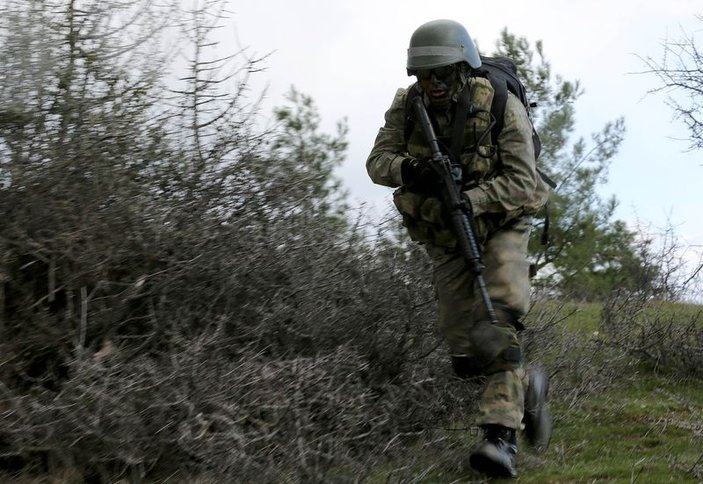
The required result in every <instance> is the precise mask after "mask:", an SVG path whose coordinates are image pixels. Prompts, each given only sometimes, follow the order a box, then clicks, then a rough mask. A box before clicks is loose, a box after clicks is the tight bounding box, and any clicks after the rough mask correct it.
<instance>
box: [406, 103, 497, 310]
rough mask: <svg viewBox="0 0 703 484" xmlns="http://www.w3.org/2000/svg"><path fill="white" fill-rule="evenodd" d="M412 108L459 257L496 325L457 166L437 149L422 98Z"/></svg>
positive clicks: (435, 136)
mask: <svg viewBox="0 0 703 484" xmlns="http://www.w3.org/2000/svg"><path fill="white" fill-rule="evenodd" d="M413 109H414V110H415V115H416V116H417V119H418V120H419V121H420V126H421V127H422V132H423V133H424V135H425V138H426V139H427V142H428V143H429V144H430V149H431V150H432V162H433V164H434V168H435V171H436V172H437V174H438V175H439V177H440V178H441V185H442V187H441V193H442V199H443V201H444V205H445V206H446V207H447V209H448V210H449V213H450V215H451V223H452V228H453V229H454V234H455V235H456V238H457V240H458V241H459V246H460V248H461V252H462V255H463V256H464V259H466V262H467V264H468V265H469V270H470V271H471V272H472V273H473V275H474V278H475V279H476V283H477V284H478V288H479V291H480V293H481V299H483V304H485V306H486V311H487V312H488V317H489V318H490V319H491V322H493V323H497V322H498V320H497V318H496V312H495V309H494V308H493V303H492V302H491V299H490V297H489V296H488V289H486V281H485V280H484V278H483V263H482V262H481V250H480V249H479V247H478V242H477V241H476V230H475V229H474V224H473V214H472V213H471V207H470V206H469V204H468V203H467V201H466V200H465V199H464V197H463V195H462V193H461V185H462V179H461V178H462V177H461V175H462V170H461V166H459V165H452V162H451V160H450V159H449V157H448V156H447V155H444V154H442V151H441V150H440V149H439V142H438V141H437V135H435V132H434V128H433V127H432V122H431V121H430V117H429V115H428V114H427V110H426V109H425V104H424V103H423V102H422V96H417V97H416V98H415V99H414V100H413Z"/></svg>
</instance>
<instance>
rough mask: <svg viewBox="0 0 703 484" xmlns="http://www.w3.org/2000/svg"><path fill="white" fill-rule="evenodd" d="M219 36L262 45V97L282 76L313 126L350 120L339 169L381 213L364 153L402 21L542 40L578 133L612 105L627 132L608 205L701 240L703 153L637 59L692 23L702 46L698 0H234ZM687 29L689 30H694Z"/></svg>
mask: <svg viewBox="0 0 703 484" xmlns="http://www.w3.org/2000/svg"><path fill="white" fill-rule="evenodd" d="M230 10H231V12H232V17H231V19H230V20H231V23H228V25H227V26H226V28H225V29H224V30H223V35H224V36H225V37H224V39H225V42H232V43H233V46H234V47H244V48H246V49H247V52H248V53H249V54H250V55H254V54H258V55H264V54H270V55H269V56H268V57H267V59H266V61H265V65H266V70H265V71H264V72H261V73H259V74H257V75H256V76H255V77H254V78H253V80H252V88H253V89H254V90H257V89H264V88H266V90H267V91H266V99H265V102H264V109H269V110H270V109H272V108H273V106H279V105H282V104H283V102H284V94H285V93H286V92H287V91H288V90H289V89H290V87H291V86H295V88H296V89H297V90H299V91H301V92H303V93H305V94H309V95H311V96H312V97H313V99H314V100H315V102H316V105H317V107H318V110H319V112H320V114H321V116H322V119H323V124H322V127H323V129H324V130H326V131H327V132H330V133H332V132H334V126H335V123H336V122H337V121H338V120H340V119H343V118H346V120H347V122H348V126H349V135H348V140H349V149H348V153H347V159H346V161H345V163H344V164H343V166H342V167H341V168H340V169H339V171H338V173H337V174H338V175H339V176H340V177H341V178H342V179H343V181H344V183H345V185H346V188H347V189H348V190H349V193H350V201H351V202H352V205H353V206H355V207H359V206H363V207H364V210H365V211H366V212H367V213H369V214H371V215H372V216H374V217H378V218H379V219H380V218H381V216H382V215H383V213H385V212H386V211H387V210H388V209H389V208H390V207H391V202H390V200H391V191H392V190H391V189H388V188H385V187H379V186H375V185H373V184H372V183H371V181H370V180H369V178H368V176H367V174H366V170H365V161H366V157H367V156H368V153H369V151H370V150H371V147H372V145H373V141H374V139H375V136H376V133H377V132H378V129H379V127H380V126H381V125H382V123H383V115H384V113H385V111H386V110H387V109H388V107H389V106H390V103H391V100H392V99H393V95H394V93H395V91H396V89H397V88H398V87H405V86H407V85H409V84H410V83H411V82H412V79H411V78H409V77H407V75H406V72H405V60H406V49H407V47H408V41H409V39H410V36H411V34H412V32H413V31H414V30H415V29H416V28H417V27H418V26H419V25H421V24H423V23H425V22H427V21H429V20H435V19H439V18H448V19H452V20H456V21H458V22H460V23H462V24H463V25H464V26H465V27H466V28H467V30H468V31H469V34H470V35H471V36H472V38H473V39H474V41H475V42H477V44H478V47H479V50H481V51H483V52H486V53H488V52H490V51H492V50H493V46H494V44H495V41H496V39H498V37H499V34H500V31H501V30H502V29H503V28H507V29H508V30H509V31H510V32H511V33H513V34H516V35H519V36H523V37H526V38H527V39H528V40H529V41H530V42H532V43H534V42H535V41H537V40H541V41H543V44H544V52H545V56H546V58H547V59H548V60H549V61H550V62H551V65H552V69H553V72H554V73H556V74H559V75H561V76H562V77H564V78H565V79H568V80H579V81H580V83H581V86H582V88H583V89H584V91H585V93H584V94H583V95H582V96H581V98H580V99H579V101H578V103H577V104H576V117H577V129H576V133H575V135H576V137H584V138H585V139H586V140H590V135H591V134H592V133H595V132H598V131H600V130H601V129H602V128H603V126H604V125H605V123H607V122H608V121H612V120H615V119H616V118H618V117H620V116H622V117H624V118H625V124H626V128H627V132H626V135H625V140H624V142H623V144H622V145H621V149H620V151H619V154H618V155H617V156H616V157H615V158H614V159H613V161H612V164H611V167H610V171H609V181H608V183H607V185H605V186H604V187H602V189H601V190H600V192H601V194H602V195H603V196H604V197H609V196H611V195H614V196H615V197H616V198H617V199H618V201H619V206H618V208H617V210H616V213H615V217H616V218H619V219H622V220H625V221H626V222H627V223H628V224H629V225H630V226H631V227H633V228H634V227H635V226H636V225H638V224H639V225H641V226H644V227H646V228H647V230H648V231H650V232H652V233H656V232H658V231H660V230H663V229H664V228H665V227H666V226H668V225H669V224H671V225H672V226H673V227H674V229H675V231H676V234H677V235H678V237H679V240H680V241H681V243H682V245H684V246H686V247H689V251H688V253H687V254H686V257H687V258H689V259H691V260H693V259H695V260H697V257H698V254H700V253H701V252H703V217H701V216H700V215H699V212H698V210H699V208H700V207H701V202H702V201H703V189H702V188H701V187H700V186H699V185H700V182H699V181H698V180H700V179H701V178H702V175H703V152H701V151H698V152H695V151H689V150H688V147H689V144H688V143H687V142H686V138H687V135H688V133H687V130H686V128H685V126H683V124H681V123H680V122H678V121H676V120H675V119H674V117H673V111H672V109H671V108H670V107H668V106H667V105H666V103H665V100H666V96H665V95H663V94H648V92H649V91H651V90H652V89H654V88H656V87H658V86H659V82H658V80H657V79H656V78H655V77H654V76H653V75H647V74H642V72H643V71H645V70H647V67H646V65H645V62H644V60H643V59H644V58H648V57H650V58H652V59H654V60H655V61H660V60H661V58H662V56H663V53H664V50H663V44H664V42H665V39H667V38H668V39H672V40H677V39H680V38H681V37H682V36H683V35H684V34H689V35H690V34H695V35H697V38H699V39H700V44H701V45H702V46H703V22H700V21H698V20H697V19H696V17H695V16H696V15H697V14H703V0H668V1H666V2H664V1H655V0H647V1H639V0H617V1H615V0H587V1H586V0H532V1H530V2H525V1H524V0H493V1H491V2H477V1H474V0H456V1H454V0H443V1H440V0H437V1H435V2H426V1H425V2H421V1H416V0H404V1H396V0H386V1H383V2H382V1H379V0H376V1H372V0H336V1H330V0H298V1H290V0H262V1H253V0H247V1H237V0H232V2H231V5H230ZM696 32H698V33H697V34H696Z"/></svg>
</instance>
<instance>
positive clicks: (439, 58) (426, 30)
mask: <svg viewBox="0 0 703 484" xmlns="http://www.w3.org/2000/svg"><path fill="white" fill-rule="evenodd" d="M457 62H466V63H467V64H469V65H470V66H471V67H472V68H474V69H477V68H479V67H481V57H480V56H479V54H478V50H477V49H476V45H475V44H474V41H473V40H471V36H470V35H469V33H468V32H467V31H466V29H465V28H464V26H463V25H461V24H460V23H459V22H455V21H454V20H432V21H431V22H427V23H425V24H422V25H420V26H419V27H418V28H417V29H416V30H415V32H413V35H412V37H410V46H409V47H408V63H407V66H406V67H407V70H408V75H409V76H412V75H414V73H415V71H416V70H418V69H434V68H435V67H442V66H447V65H450V64H455V63H457Z"/></svg>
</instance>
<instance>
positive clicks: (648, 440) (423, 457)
mask: <svg viewBox="0 0 703 484" xmlns="http://www.w3.org/2000/svg"><path fill="white" fill-rule="evenodd" d="M633 380H634V381H632V382H630V383H628V384H627V385H623V386H620V387H618V388H613V389H612V391H609V392H607V393H606V394H603V395H590V396H588V397H587V398H584V399H583V400H582V401H580V402H577V403H576V404H575V405H573V406H571V408H569V407H568V406H567V405H566V404H565V403H564V402H554V403H553V407H552V410H553V414H554V420H555V428H554V435H553V438H552V443H551V445H550V448H549V449H548V450H547V452H545V453H544V454H536V453H535V452H533V451H532V450H531V449H530V448H529V447H528V446H527V444H526V443H525V442H524V441H522V439H521V448H520V455H519V471H520V476H519V478H518V482H526V483H572V482H574V483H576V482H584V483H586V482H588V483H593V482H608V483H611V482H612V483H620V482H623V483H625V482H627V483H630V482H640V483H659V482H662V483H664V482H676V483H679V482H703V385H701V382H700V381H697V382H694V381H691V382H688V383H686V382H680V383H674V382H671V381H669V380H667V379H665V378H663V377H656V376H651V375H649V376H647V377H646V378H644V379H640V380H637V379H633ZM476 439H477V437H476V433H475V432H457V431H444V433H443V432H442V431H434V432H430V433H428V435H427V439H426V441H425V442H424V443H418V444H415V445H413V446H412V447H411V448H409V449H407V453H406V454H405V457H403V458H401V459H399V460H397V461H394V462H391V463H389V465H387V466H384V467H383V468H378V469H376V470H375V472H374V473H373V477H372V478H371V479H370V480H369V482H373V483H381V482H421V483H450V482H457V483H464V482H481V479H482V478H481V476H480V475H478V474H476V473H474V472H473V471H472V470H471V469H470V468H469V465H468V455H469V452H470V449H471V447H472V445H473V444H474V443H475V442H476ZM492 482H501V481H500V480H493V481H492ZM504 482H509V481H504Z"/></svg>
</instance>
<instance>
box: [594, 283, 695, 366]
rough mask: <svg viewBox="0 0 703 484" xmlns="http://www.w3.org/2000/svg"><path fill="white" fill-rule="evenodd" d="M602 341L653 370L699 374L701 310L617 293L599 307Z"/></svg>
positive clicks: (642, 296)
mask: <svg viewBox="0 0 703 484" xmlns="http://www.w3.org/2000/svg"><path fill="white" fill-rule="evenodd" d="M602 328H603V332H604V333H605V335H606V338H605V340H604V342H605V343H606V344H608V345H611V346H614V347H617V348H619V349H621V350H622V351H624V352H625V353H626V354H627V355H629V356H631V357H633V358H635V359H637V360H638V361H640V362H642V363H644V364H646V365H647V366H649V367H650V368H652V369H654V370H655V371H662V372H670V373H673V374H676V375H680V376H701V374H703V373H702V372H701V368H703V367H702V366H701V365H703V310H701V308H700V306H693V305H692V306H686V305H681V304H667V303H664V302H662V301H658V300H652V299H650V298H648V297H646V296H645V295H642V294H631V293H630V294H620V295H617V296H614V297H612V298H611V299H610V300H608V301H607V302H606V304H605V306H604V309H603V321H602Z"/></svg>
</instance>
